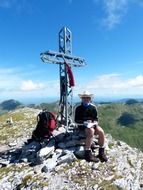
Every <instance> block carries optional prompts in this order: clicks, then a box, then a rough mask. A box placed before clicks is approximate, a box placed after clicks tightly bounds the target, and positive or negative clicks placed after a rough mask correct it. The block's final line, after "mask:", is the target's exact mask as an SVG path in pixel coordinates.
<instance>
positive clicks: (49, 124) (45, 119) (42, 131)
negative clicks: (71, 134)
mask: <svg viewBox="0 0 143 190" xmlns="http://www.w3.org/2000/svg"><path fill="white" fill-rule="evenodd" d="M55 128H56V118H55V115H54V114H53V113H51V112H49V111H47V110H43V111H42V112H40V113H39V114H38V116H37V126H36V129H35V130H34V131H33V134H32V137H33V138H36V139H37V138H38V139H41V138H49V137H50V136H51V135H52V132H53V131H54V129H55Z"/></svg>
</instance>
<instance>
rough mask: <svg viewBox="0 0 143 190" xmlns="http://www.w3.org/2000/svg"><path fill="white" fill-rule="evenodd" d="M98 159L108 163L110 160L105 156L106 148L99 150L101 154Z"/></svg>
mask: <svg viewBox="0 0 143 190" xmlns="http://www.w3.org/2000/svg"><path fill="white" fill-rule="evenodd" d="M96 157H97V158H99V159H100V161H101V162H107V161H108V158H107V156H106V154H105V149H104V148H99V154H98V155H97V156H96Z"/></svg>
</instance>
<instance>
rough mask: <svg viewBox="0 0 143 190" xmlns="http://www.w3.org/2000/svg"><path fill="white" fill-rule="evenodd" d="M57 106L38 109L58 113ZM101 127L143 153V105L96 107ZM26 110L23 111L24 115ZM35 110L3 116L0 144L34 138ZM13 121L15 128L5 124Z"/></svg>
mask: <svg viewBox="0 0 143 190" xmlns="http://www.w3.org/2000/svg"><path fill="white" fill-rule="evenodd" d="M58 105H59V104H58V102H53V103H48V104H47V103H42V104H40V105H39V106H37V107H35V108H40V109H48V110H49V111H52V112H55V113H56V112H58ZM97 108H98V116H99V124H100V125H101V126H102V127H103V129H104V130H105V133H110V134H111V135H112V136H113V137H114V138H115V139H118V140H122V141H124V142H126V143H127V144H129V145H130V146H132V147H136V148H138V149H140V150H141V151H143V143H142V139H143V102H139V101H136V100H134V99H129V100H127V101H126V102H125V103H112V102H106V103H103V102H102V103H101V104H97ZM22 110H23V111H22ZM32 110H33V109H31V111H30V108H25V109H19V111H18V110H17V109H15V110H14V111H9V112H7V113H5V114H2V115H0V134H1V135H0V143H1V144H5V143H6V142H9V140H10V139H9V137H11V138H12V137H15V138H17V137H20V136H23V133H24V131H25V133H27V134H29V135H30V134H31V132H32V130H33V127H35V125H36V115H35V114H34V111H32ZM10 117H12V119H13V121H14V126H13V127H9V126H8V125H7V124H6V120H7V119H8V118H10Z"/></svg>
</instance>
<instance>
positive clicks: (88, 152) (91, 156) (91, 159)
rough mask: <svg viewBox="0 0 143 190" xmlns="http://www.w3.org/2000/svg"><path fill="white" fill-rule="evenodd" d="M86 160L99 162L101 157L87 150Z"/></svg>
mask: <svg viewBox="0 0 143 190" xmlns="http://www.w3.org/2000/svg"><path fill="white" fill-rule="evenodd" d="M85 160H86V161H87V162H96V163H97V162H99V158H97V157H96V156H94V155H93V154H92V152H91V150H85Z"/></svg>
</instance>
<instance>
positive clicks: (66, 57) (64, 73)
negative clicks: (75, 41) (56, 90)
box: [40, 27, 86, 130]
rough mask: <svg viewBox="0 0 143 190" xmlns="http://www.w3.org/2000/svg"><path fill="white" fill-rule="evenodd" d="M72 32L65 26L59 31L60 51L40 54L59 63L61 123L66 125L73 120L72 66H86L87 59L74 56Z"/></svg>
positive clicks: (46, 59) (49, 60)
mask: <svg viewBox="0 0 143 190" xmlns="http://www.w3.org/2000/svg"><path fill="white" fill-rule="evenodd" d="M71 54H72V34H71V31H70V30H69V29H68V28H66V27H63V28H62V29H61V30H60V32H59V52H54V51H46V52H44V53H41V54H40V57H41V59H42V61H43V62H45V63H54V64H59V72H60V101H59V113H58V116H59V118H60V120H61V121H60V122H61V124H63V125H64V126H65V127H66V130H68V126H69V125H70V124H71V123H72V120H73V102H72V99H73V86H74V77H73V73H72V69H71V67H72V66H73V67H81V66H84V65H85V64H86V63H85V60H84V59H82V58H80V57H76V56H72V55H71Z"/></svg>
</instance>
